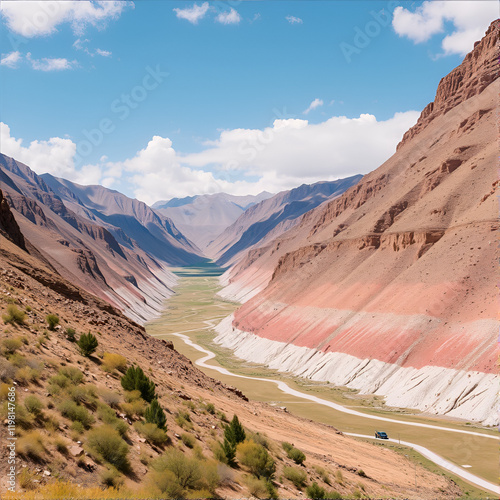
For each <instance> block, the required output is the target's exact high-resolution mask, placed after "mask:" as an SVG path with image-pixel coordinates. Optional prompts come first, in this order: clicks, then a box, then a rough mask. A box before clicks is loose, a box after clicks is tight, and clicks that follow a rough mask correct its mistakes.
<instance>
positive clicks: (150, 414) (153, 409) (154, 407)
mask: <svg viewBox="0 0 500 500" xmlns="http://www.w3.org/2000/svg"><path fill="white" fill-rule="evenodd" d="M144 418H145V419H146V422H149V423H151V424H156V425H157V426H158V428H159V429H165V424H166V422H167V418H166V417H165V412H164V411H163V408H162V407H161V406H160V404H159V403H158V400H157V399H156V398H155V399H153V401H151V404H150V405H149V408H146V411H145V412H144Z"/></svg>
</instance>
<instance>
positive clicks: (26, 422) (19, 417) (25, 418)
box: [0, 401, 33, 429]
mask: <svg viewBox="0 0 500 500" xmlns="http://www.w3.org/2000/svg"><path fill="white" fill-rule="evenodd" d="M8 413H9V406H8V402H7V401H4V403H3V405H2V407H1V410H0V420H3V419H6V418H7V415H8ZM32 423H33V415H31V413H29V412H28V411H27V410H26V408H25V407H24V406H21V405H16V424H17V425H19V427H21V428H23V429H29V428H30V427H31V425H32Z"/></svg>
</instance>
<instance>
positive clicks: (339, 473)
mask: <svg viewBox="0 0 500 500" xmlns="http://www.w3.org/2000/svg"><path fill="white" fill-rule="evenodd" d="M335 481H337V483H339V484H344V474H342V471H341V470H340V469H338V470H337V472H335Z"/></svg>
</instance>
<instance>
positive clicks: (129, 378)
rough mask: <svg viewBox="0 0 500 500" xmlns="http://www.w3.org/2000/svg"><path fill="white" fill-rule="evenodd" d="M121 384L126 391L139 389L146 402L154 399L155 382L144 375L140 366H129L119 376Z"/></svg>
mask: <svg viewBox="0 0 500 500" xmlns="http://www.w3.org/2000/svg"><path fill="white" fill-rule="evenodd" d="M121 384H122V387H123V388H124V389H125V390H126V391H134V390H137V391H139V392H140V393H141V397H142V399H144V400H145V401H147V402H148V403H151V401H153V399H155V394H156V392H155V391H156V389H155V383H154V382H153V381H152V380H150V379H149V378H148V377H146V375H144V372H143V371H142V368H139V367H135V366H131V367H130V368H129V369H128V370H127V371H126V372H125V375H123V377H122V378H121Z"/></svg>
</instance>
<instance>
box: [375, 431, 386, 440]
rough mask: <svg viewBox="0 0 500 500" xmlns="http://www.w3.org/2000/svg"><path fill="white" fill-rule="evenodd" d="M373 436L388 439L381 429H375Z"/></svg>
mask: <svg viewBox="0 0 500 500" xmlns="http://www.w3.org/2000/svg"><path fill="white" fill-rule="evenodd" d="M375 437H376V438H377V439H389V436H388V435H387V434H386V433H385V432H382V431H375Z"/></svg>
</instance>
